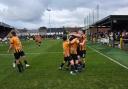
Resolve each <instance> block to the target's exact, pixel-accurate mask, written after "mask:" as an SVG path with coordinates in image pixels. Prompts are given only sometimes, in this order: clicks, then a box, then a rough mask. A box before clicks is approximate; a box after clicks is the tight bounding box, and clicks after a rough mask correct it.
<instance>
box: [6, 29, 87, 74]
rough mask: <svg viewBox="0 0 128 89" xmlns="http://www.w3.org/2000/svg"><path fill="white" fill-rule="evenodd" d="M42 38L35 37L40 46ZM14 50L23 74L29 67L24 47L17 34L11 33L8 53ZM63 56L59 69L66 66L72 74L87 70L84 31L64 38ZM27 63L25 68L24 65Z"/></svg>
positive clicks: (19, 68) (16, 61)
mask: <svg viewBox="0 0 128 89" xmlns="http://www.w3.org/2000/svg"><path fill="white" fill-rule="evenodd" d="M41 41H42V38H41V37H40V36H35V42H36V44H37V45H38V46H40V45H41ZM10 50H13V53H14V57H15V61H14V64H16V65H17V68H18V71H19V72H23V71H24V69H25V68H27V67H29V66H30V65H29V64H28V62H27V60H26V57H25V53H24V51H23V46H22V43H21V41H20V39H19V38H18V36H17V35H16V32H14V31H13V32H11V35H10V47H9V49H8V52H9V51H10ZM63 54H64V60H63V62H62V63H61V65H60V67H59V69H63V67H64V65H65V64H67V65H66V66H67V67H68V68H70V74H72V75H73V74H76V73H77V72H81V71H82V69H84V68H85V55H86V35H85V32H84V31H78V32H72V33H70V34H69V35H64V36H63ZM23 62H24V63H25V66H24V65H23Z"/></svg>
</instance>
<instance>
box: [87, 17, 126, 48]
mask: <svg viewBox="0 0 128 89" xmlns="http://www.w3.org/2000/svg"><path fill="white" fill-rule="evenodd" d="M88 30H89V32H90V34H91V36H90V37H91V40H93V38H95V40H97V39H98V35H99V34H101V33H102V34H104V33H105V34H107V35H109V33H110V32H113V33H114V35H113V46H115V41H116V40H118V41H119V40H120V38H119V37H118V38H117V39H116V36H115V35H116V34H118V35H119V33H120V34H121V33H122V32H124V31H125V32H128V15H109V16H107V17H105V18H103V19H101V20H99V21H97V22H96V23H94V24H92V25H90V27H89V29H88Z"/></svg>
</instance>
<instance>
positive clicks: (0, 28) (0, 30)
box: [0, 22, 13, 39]
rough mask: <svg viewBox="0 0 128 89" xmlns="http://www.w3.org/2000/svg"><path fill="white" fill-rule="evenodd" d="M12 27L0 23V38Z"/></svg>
mask: <svg viewBox="0 0 128 89" xmlns="http://www.w3.org/2000/svg"><path fill="white" fill-rule="evenodd" d="M12 29H13V28H12V27H11V26H10V25H8V24H5V23H2V22H1V23H0V38H1V39H3V38H4V37H6V36H7V35H8V33H9V32H10V31H11V30H12Z"/></svg>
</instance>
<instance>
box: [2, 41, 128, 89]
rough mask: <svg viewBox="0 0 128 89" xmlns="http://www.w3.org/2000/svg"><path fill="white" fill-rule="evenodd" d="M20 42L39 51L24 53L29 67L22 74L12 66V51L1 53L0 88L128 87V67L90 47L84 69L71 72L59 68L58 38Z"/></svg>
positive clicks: (27, 48)
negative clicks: (37, 41)
mask: <svg viewBox="0 0 128 89" xmlns="http://www.w3.org/2000/svg"><path fill="white" fill-rule="evenodd" d="M23 45H24V49H25V52H26V53H41V54H27V58H28V61H29V64H30V65H31V67H30V68H28V69H26V70H25V71H24V72H23V73H21V74H20V73H18V72H16V70H15V69H13V68H12V65H11V64H12V61H13V55H0V68H1V69H0V89H128V70H126V69H124V68H122V67H120V66H119V65H117V64H115V63H113V62H111V61H110V60H108V59H107V58H105V57H103V56H101V55H99V54H98V53H96V52H94V51H93V50H91V49H89V48H88V49H87V58H86V59H87V65H86V70H85V71H82V73H79V74H77V75H75V76H73V75H70V74H69V71H61V70H58V66H59V65H60V63H61V61H62V60H63V55H62V53H61V52H62V42H61V41H60V40H58V41H57V40H45V41H44V42H43V44H42V45H41V47H40V48H39V47H36V46H35V43H34V42H32V41H27V42H23ZM90 46H93V47H95V48H96V47H97V46H95V45H90ZM7 47H8V45H1V46H0V53H6V50H7ZM103 49H104V47H103ZM103 49H102V50H103ZM99 50H100V51H101V49H99ZM104 50H105V51H106V52H109V51H110V50H107V49H106V48H105V49H104ZM48 52H51V53H48ZM52 52H60V53H52ZM111 53H112V52H111ZM121 53H122V52H121ZM109 54H110V53H109ZM122 57H123V56H122Z"/></svg>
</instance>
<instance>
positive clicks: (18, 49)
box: [8, 31, 30, 72]
mask: <svg viewBox="0 0 128 89" xmlns="http://www.w3.org/2000/svg"><path fill="white" fill-rule="evenodd" d="M10 50H13V53H14V57H15V61H16V65H17V67H18V70H19V72H22V71H23V70H24V67H23V65H22V60H24V63H25V67H29V66H30V65H28V63H27V60H26V59H25V54H24V51H23V47H22V44H21V41H20V39H19V38H18V36H17V35H16V32H14V31H12V32H11V38H10V47H9V49H8V52H10Z"/></svg>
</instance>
